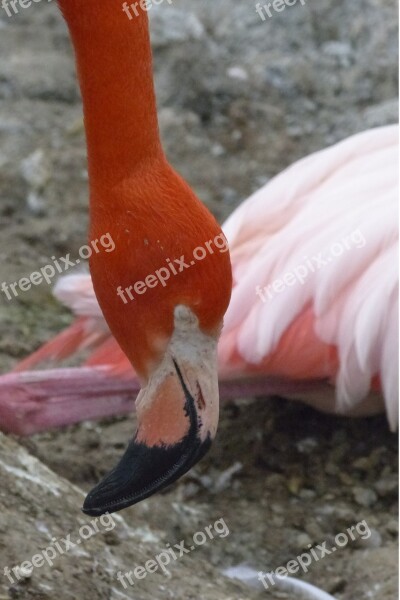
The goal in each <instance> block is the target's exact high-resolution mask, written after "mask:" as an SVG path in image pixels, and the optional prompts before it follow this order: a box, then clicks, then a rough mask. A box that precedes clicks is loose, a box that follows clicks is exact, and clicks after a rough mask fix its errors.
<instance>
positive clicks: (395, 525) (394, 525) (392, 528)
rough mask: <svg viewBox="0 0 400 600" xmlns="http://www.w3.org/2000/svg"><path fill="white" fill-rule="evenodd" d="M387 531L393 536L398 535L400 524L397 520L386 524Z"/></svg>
mask: <svg viewBox="0 0 400 600" xmlns="http://www.w3.org/2000/svg"><path fill="white" fill-rule="evenodd" d="M386 531H388V532H389V533H392V534H393V535H398V533H399V522H398V521H397V520H396V519H391V520H390V521H389V522H388V523H387V524H386Z"/></svg>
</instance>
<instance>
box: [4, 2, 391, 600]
mask: <svg viewBox="0 0 400 600" xmlns="http://www.w3.org/2000/svg"><path fill="white" fill-rule="evenodd" d="M396 27H397V21H396V16H395V3H394V1H392V0H352V2H351V3H350V2H346V1H340V0H337V1H336V2H333V1H328V0H318V2H317V1H316V0H308V2H307V3H305V5H304V6H301V4H300V3H298V5H296V6H294V7H293V8H286V9H285V11H284V12H282V13H279V14H274V15H273V17H272V18H270V19H267V20H266V21H265V22H263V21H262V20H261V19H260V18H259V17H258V16H257V14H256V13H255V10H254V3H253V2H250V1H249V0H243V1H241V2H240V3H239V2H237V1H236V0H218V2H213V1H212V0H196V1H195V2H194V1H193V2H191V3H187V2H186V3H184V2H180V1H178V0H175V1H174V4H173V6H169V5H168V4H166V3H165V4H164V5H162V6H160V7H159V9H157V11H156V12H154V14H153V19H152V35H153V46H154V53H155V71H156V85H157V94H158V102H159V114H160V124H161V130H162V135H163V140H164V143H165V146H166V149H167V153H168V156H169V158H170V160H171V162H172V163H173V164H174V166H176V167H177V168H178V170H179V171H180V172H181V173H182V174H183V175H184V176H185V177H186V179H187V180H188V181H189V182H190V183H191V185H193V187H194V188H195V189H196V191H197V193H198V194H199V195H200V197H201V198H202V199H203V200H204V201H205V202H206V203H207V204H208V206H209V207H210V208H211V210H213V212H214V213H215V214H216V216H217V217H218V218H219V219H220V220H223V219H224V218H225V217H226V216H227V215H228V214H229V213H230V212H231V211H232V209H233V208H234V207H235V206H236V205H237V204H239V203H240V202H241V201H242V200H243V199H244V198H245V197H246V196H247V195H249V194H250V193H251V192H252V191H253V190H255V189H257V188H258V187H260V186H261V185H262V184H263V183H264V182H266V181H267V180H268V179H269V178H270V177H271V176H273V175H274V174H275V173H277V172H279V171H280V170H282V169H283V168H284V167H286V166H287V165H288V164H290V163H291V162H293V161H294V160H296V159H297V158H299V157H301V156H303V155H305V154H307V153H310V152H312V151H315V150H318V149H320V148H323V147H324V146H327V145H329V144H331V143H333V142H335V141H337V140H339V139H342V138H344V137H346V136H348V135H350V134H353V133H356V132H358V131H362V130H363V129H366V128H368V127H372V126H378V125H384V124H388V123H392V122H394V121H395V120H396V111H397V100H396V93H397V87H396V60H397V46H396V36H395V34H396ZM0 199H1V203H0V215H1V222H0V227H1V245H0V259H1V277H0V279H1V281H6V282H13V281H16V280H17V279H19V278H20V277H22V276H24V275H26V274H29V273H30V272H31V271H33V270H37V269H38V267H41V266H43V265H45V264H47V263H48V262H49V258H50V257H51V256H53V255H55V256H57V257H59V256H63V255H65V254H66V253H67V252H71V253H72V256H73V254H74V252H75V253H76V252H77V249H78V248H79V247H80V246H81V245H82V244H84V243H85V241H86V228H87V172H86V164H85V147H84V137H83V130H82V118H81V104H80V99H79V92H78V90H77V86H76V80H75V73H74V65H73V61H72V54H71V49H70V45H69V41H68V36H67V33H66V29H65V26H64V24H63V22H62V20H61V18H60V16H59V14H58V11H57V7H56V4H55V2H53V3H51V4H48V3H47V2H44V1H43V2H42V3H37V4H35V5H33V6H32V7H30V8H29V9H28V8H27V9H24V10H22V9H21V10H20V14H19V15H16V16H13V17H12V18H8V17H7V15H5V13H4V11H2V9H0ZM69 322H70V315H69V314H68V313H67V312H66V311H65V310H63V309H62V308H61V307H60V306H58V305H57V304H56V303H55V301H54V300H53V299H52V297H51V290H50V287H48V286H46V285H44V286H38V287H35V288H34V289H33V290H31V291H29V292H25V293H23V292H20V294H19V296H18V297H17V298H15V299H13V301H11V302H8V301H7V300H6V298H5V297H4V295H3V294H0V328H1V337H0V367H1V369H2V371H6V370H7V369H8V368H10V367H11V366H12V365H13V364H14V363H15V362H16V361H17V360H18V359H20V358H22V357H23V356H25V355H26V354H27V353H28V352H30V351H32V350H33V349H35V348H36V347H38V345H40V343H42V342H43V341H45V340H47V339H48V338H49V337H50V336H51V335H52V334H54V333H55V332H57V331H59V330H60V329H62V327H63V326H65V325H66V324H67V323H69ZM133 429H134V422H133V419H132V418H126V419H116V420H110V421H107V422H103V423H97V424H90V423H85V424H82V425H80V426H76V427H71V428H68V429H67V430H64V431H58V432H50V433H46V434H42V435H38V436H35V437H33V438H31V439H29V440H16V441H17V442H21V443H22V445H23V446H24V447H25V449H26V450H28V452H29V453H30V454H31V455H33V456H36V457H38V458H39V459H40V461H42V462H43V463H44V465H47V467H49V468H50V469H51V470H52V471H54V474H52V473H51V472H50V471H48V470H46V467H45V466H43V465H41V464H40V463H39V462H35V461H34V460H33V459H32V458H31V457H30V454H28V453H26V452H25V450H23V449H21V448H20V447H18V446H17V445H16V444H15V443H14V442H13V441H12V440H10V439H8V440H7V439H6V438H0V481H1V484H2V485H1V487H0V508H1V512H0V534H1V537H0V600H3V599H5V598H7V599H8V598H23V599H29V600H31V599H42V598H43V599H48V598H52V599H53V598H54V597H55V596H56V595H57V597H58V598H59V599H60V600H64V599H67V598H70V597H79V598H81V597H87V598H90V599H92V598H93V600H96V599H97V598H99V599H103V598H104V599H106V598H112V599H114V598H115V599H118V598H132V599H135V600H142V599H143V600H147V598H179V599H180V598H182V599H189V598H200V597H201V598H209V599H210V600H213V599H214V598H215V599H218V600H222V599H225V600H228V598H235V599H239V598H253V597H254V598H256V597H257V598H258V597H259V598H261V597H271V598H285V597H286V598H289V597H290V598H291V596H290V595H289V596H288V595H286V596H285V595H284V594H283V593H282V592H279V593H278V592H277V591H276V590H275V589H270V590H269V591H268V592H267V591H260V592H256V591H252V590H246V589H244V588H243V587H242V586H241V585H240V584H236V583H231V582H229V580H227V579H226V578H225V577H223V576H222V575H221V571H222V569H224V568H228V567H231V566H233V565H237V564H246V565H248V566H251V567H253V568H255V569H256V570H263V571H270V570H273V569H276V568H277V567H279V566H282V565H286V564H287V563H288V561H290V560H291V559H293V558H296V556H298V555H300V554H301V553H303V552H305V551H308V550H309V549H310V544H311V545H313V546H314V545H316V544H321V543H323V542H324V541H327V544H328V547H329V548H331V547H332V546H334V545H335V539H334V538H335V536H336V535H337V534H338V533H343V532H346V530H347V529H348V528H349V527H351V526H354V525H355V524H357V523H360V522H363V521H365V522H366V524H367V527H368V531H369V532H370V535H368V536H366V535H364V536H363V537H364V538H365V539H362V536H361V535H358V534H357V535H356V536H355V537H356V539H355V540H354V541H353V542H351V543H349V544H348V545H346V546H344V547H342V548H338V549H337V551H336V552H335V554H333V553H331V554H330V555H327V556H325V557H324V559H323V560H322V559H321V560H319V561H315V562H313V563H312V565H311V566H310V567H309V570H308V573H304V574H302V575H301V576H302V577H304V579H306V580H308V581H310V582H313V583H314V584H316V585H319V586H321V587H323V588H324V589H325V590H326V591H328V592H330V593H331V594H334V595H335V597H337V598H338V599H339V600H367V599H368V600H370V599H376V600H378V599H379V600H393V599H394V598H395V597H397V576H396V563H397V560H396V554H397V532H398V528H397V440H396V436H395V435H393V434H390V433H389V432H388V428H387V425H386V422H385V419H384V418H383V417H376V418H370V419H361V420H357V421H352V420H347V419H340V418H333V417H327V416H324V415H321V414H318V413H316V412H314V411H312V410H311V409H309V408H306V407H303V406H301V405H297V404H294V403H292V402H288V401H286V400H282V399H265V398H263V399H257V400H254V399H253V400H251V399H248V400H247V401H246V400H244V399H240V400H238V401H237V402H236V403H235V404H233V405H230V406H226V407H225V408H224V409H223V411H222V418H221V426H220V430H219V436H218V439H217V442H216V443H215V446H214V448H213V450H212V452H211V453H210V454H209V456H207V457H206V459H205V460H203V461H202V462H201V464H200V465H198V466H197V467H196V468H195V469H194V470H193V471H192V472H191V473H190V474H188V475H187V476H186V477H185V478H183V479H182V480H181V481H180V482H179V483H178V484H177V485H175V486H173V488H171V489H170V490H168V492H167V493H165V494H162V495H158V496H157V497H155V498H152V499H150V500H148V501H146V502H143V503H141V504H140V505H138V506H137V507H133V508H131V509H129V510H127V511H124V513H123V520H119V521H118V522H116V525H115V528H114V529H113V530H112V531H109V532H104V531H103V530H102V531H101V532H99V534H98V535H96V536H94V537H93V538H92V539H91V540H88V541H85V542H84V544H82V546H81V547H80V548H79V549H77V548H75V549H74V551H72V550H71V552H69V553H67V554H65V555H62V556H58V557H57V559H56V561H55V564H54V566H53V567H52V568H50V567H49V566H48V565H47V566H44V567H42V568H35V569H34V571H33V572H32V573H31V574H30V576H28V577H25V576H24V577H22V576H21V578H20V580H19V581H18V580H17V578H15V582H14V583H13V584H11V582H10V580H9V579H8V578H7V577H6V576H5V575H4V574H3V569H4V567H5V566H9V567H12V566H14V565H17V564H20V563H22V562H23V561H24V560H29V559H30V558H31V557H32V555H34V554H35V553H37V552H39V551H40V550H41V549H43V548H45V547H46V546H47V545H48V544H49V543H50V541H51V538H52V536H54V537H56V538H57V539H58V540H59V539H61V538H63V537H65V536H66V535H67V534H69V533H71V532H74V535H75V537H76V531H77V530H78V529H79V527H80V525H81V524H83V523H88V522H89V520H88V519H86V518H85V517H83V516H82V514H81V513H80V510H79V509H80V505H81V502H82V494H81V493H80V492H79V490H77V489H76V488H74V487H73V485H71V484H74V485H75V486H78V487H79V488H82V489H83V490H87V489H89V488H90V487H91V486H92V485H93V484H94V483H95V482H96V481H97V480H98V478H99V477H100V476H101V475H102V474H104V473H105V472H106V470H107V469H109V468H110V467H111V466H112V465H113V464H114V463H115V461H116V459H117V457H118V455H119V454H120V453H121V452H122V449H123V447H124V443H125V441H126V440H127V439H128V438H129V436H130V435H131V433H132V431H133ZM221 518H223V519H224V522H225V523H226V525H227V526H228V528H229V532H230V533H229V535H227V536H226V537H218V536H216V537H215V539H214V540H210V541H208V542H207V543H205V544H204V545H202V546H199V547H196V549H195V551H193V553H190V554H191V555H185V556H184V557H183V558H181V559H180V560H177V561H176V562H174V564H173V568H171V574H170V575H169V576H166V575H164V574H162V573H154V574H151V575H150V574H149V575H147V577H146V578H145V579H142V580H140V581H139V580H138V581H137V582H136V584H135V587H134V588H129V589H124V587H123V586H122V585H121V583H120V582H118V581H117V580H116V573H117V572H118V571H119V570H121V571H123V572H125V571H127V570H130V569H132V568H133V567H134V566H135V565H141V564H144V562H145V561H146V560H150V559H151V558H152V557H154V556H155V555H156V554H157V553H159V552H161V551H162V550H163V549H165V545H166V544H167V543H169V544H171V545H172V546H173V544H175V543H179V542H180V540H182V539H186V540H188V544H190V540H191V539H192V538H193V535H194V533H196V532H199V531H204V530H205V527H206V526H208V525H210V524H213V523H215V522H216V521H217V520H219V519H221ZM72 539H74V537H73V538H72ZM78 550H79V551H78Z"/></svg>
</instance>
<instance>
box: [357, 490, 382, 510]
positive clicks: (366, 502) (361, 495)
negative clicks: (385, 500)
mask: <svg viewBox="0 0 400 600" xmlns="http://www.w3.org/2000/svg"><path fill="white" fill-rule="evenodd" d="M353 496H354V500H355V501H356V502H357V504H359V505H360V506H365V507H368V506H372V505H373V504H375V502H376V501H377V499H378V496H377V495H376V493H375V492H374V490H371V489H369V488H354V490H353Z"/></svg>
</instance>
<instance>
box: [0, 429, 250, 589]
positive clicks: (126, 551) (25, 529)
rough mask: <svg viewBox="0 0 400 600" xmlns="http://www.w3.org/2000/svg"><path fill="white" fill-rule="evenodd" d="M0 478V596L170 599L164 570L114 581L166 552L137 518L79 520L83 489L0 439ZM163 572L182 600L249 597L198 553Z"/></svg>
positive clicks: (158, 539)
mask: <svg viewBox="0 0 400 600" xmlns="http://www.w3.org/2000/svg"><path fill="white" fill-rule="evenodd" d="M0 481H1V483H2V485H1V489H0V531H2V530H6V531H7V545H6V546H4V545H3V544H2V543H1V542H0V545H1V567H2V572H1V575H0V597H3V596H4V593H6V594H7V593H9V594H10V595H11V596H12V597H21V598H22V597H24V598H28V597H29V598H36V597H37V598H41V599H42V600H47V599H48V600H50V599H53V598H54V597H57V598H58V600H69V599H70V598H71V597H75V598H84V597H86V598H93V599H94V598H96V599H97V598H99V599H100V598H111V597H115V598H116V599H117V598H118V599H119V600H120V599H121V598H124V599H125V600H131V599H132V600H133V598H134V599H135V600H152V599H153V598H154V597H155V596H156V597H157V598H158V599H160V600H161V599H169V598H170V597H171V595H170V591H171V588H170V583H169V581H170V580H169V579H168V578H167V576H166V575H167V573H163V572H162V571H161V569H158V571H157V572H152V573H151V574H150V572H147V571H145V570H144V571H145V572H146V575H145V576H144V578H142V579H140V580H139V579H134V587H132V586H131V585H130V584H129V581H128V580H127V579H126V577H121V575H120V579H118V577H117V576H118V573H120V574H121V573H122V575H123V574H125V573H127V572H129V571H131V570H132V569H133V568H134V567H135V566H137V565H138V566H142V565H145V564H146V562H147V561H149V560H154V558H155V557H156V556H157V554H159V553H160V552H162V551H163V550H165V543H164V542H163V541H162V540H161V539H160V536H159V535H157V532H155V531H151V529H150V528H149V527H148V526H147V525H146V526H145V525H144V524H143V522H142V520H141V519H139V518H136V519H135V518H133V519H132V518H131V522H130V523H129V524H128V522H127V521H125V519H124V518H122V517H121V516H120V515H118V514H114V515H103V517H101V518H96V519H90V518H89V517H85V516H83V515H82V513H81V506H82V501H83V498H84V493H83V491H82V490H80V489H79V488H77V487H76V486H74V485H72V484H71V483H69V482H68V481H67V480H65V479H62V478H61V477H59V476H58V475H56V474H55V473H54V472H53V471H51V470H50V469H49V468H47V467H46V466H45V465H44V464H43V463H41V462H40V461H39V460H37V459H36V458H34V457H32V456H31V455H30V454H29V453H28V452H27V451H26V450H25V449H23V448H22V447H20V446H18V444H17V443H16V442H14V441H13V440H11V439H10V438H7V437H6V436H4V435H2V434H0ZM16 499H18V501H16ZM133 514H134V513H131V517H132V516H133ZM96 529H97V531H96ZM68 536H69V537H68ZM67 539H69V540H70V541H71V544H70V545H69V546H68V545H67V544H66V542H65V540H67ZM171 542H173V540H171ZM66 567H67V568H66ZM3 570H4V571H3ZM168 572H169V573H170V575H169V578H172V577H173V579H174V582H175V583H174V598H177V599H179V600H186V599H187V598H193V597H197V598H200V597H202V596H203V593H204V594H206V597H207V599H210V600H221V598H222V597H224V598H228V597H232V598H237V597H243V598H244V597H246V598H252V597H253V596H252V594H251V593H250V594H249V592H248V591H247V590H246V591H245V593H244V590H245V588H244V587H243V586H242V584H240V583H236V582H231V581H229V580H228V579H226V578H224V577H222V576H221V575H220V573H219V571H218V570H216V569H214V567H212V566H211V565H209V564H207V563H206V562H205V561H204V560H201V559H199V557H198V556H197V557H196V556H193V558H192V557H191V556H190V555H186V556H185V559H184V560H183V559H182V560H179V559H177V560H175V561H171V563H170V564H169V565H168ZM3 573H4V574H3ZM60 573H62V578H61V581H60V579H59V574H60ZM88 574H91V576H90V577H89V576H88ZM205 580H206V581H207V583H206V584H205ZM125 586H126V587H125ZM155 590H157V592H156V594H155ZM22 594H23V595H22ZM27 594H29V595H27ZM11 596H10V597H11ZM7 597H8V596H7Z"/></svg>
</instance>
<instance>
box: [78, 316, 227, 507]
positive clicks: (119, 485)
mask: <svg viewBox="0 0 400 600" xmlns="http://www.w3.org/2000/svg"><path fill="white" fill-rule="evenodd" d="M174 316H175V319H174V321H175V328H174V333H173V335H172V337H171V340H170V342H169V344H168V347H167V350H166V351H165V353H164V356H163V359H162V361H161V363H160V364H159V365H158V367H157V368H156V369H154V370H153V373H152V376H151V378H150V379H149V381H148V383H147V385H145V386H144V387H142V390H141V392H140V393H139V396H138V398H137V400H136V407H137V415H138V423H139V425H138V429H137V432H136V435H135V437H134V439H133V440H132V441H131V442H130V443H129V445H128V447H127V449H126V451H125V454H124V455H123V456H122V458H121V460H120V462H119V463H118V465H117V466H116V467H115V468H114V469H113V470H112V471H111V472H110V473H109V474H108V475H107V476H106V477H105V478H104V479H103V480H102V481H101V482H100V483H99V484H98V485H97V486H96V487H95V488H94V489H93V490H92V491H91V492H90V493H89V494H88V496H87V498H86V500H85V503H84V507H83V510H84V512H85V513H86V514H89V515H100V514H103V513H104V512H114V511H118V510H121V509H123V508H126V507H127V506H130V505H132V504H135V503H137V502H139V501H141V500H143V499H145V498H147V497H149V496H151V495H152V494H154V493H155V492H157V491H159V490H161V489H163V488H165V487H166V486H167V485H169V484H171V483H173V482H174V481H176V480H177V479H178V478H179V477H180V476H181V475H183V474H184V473H186V472H187V471H188V470H189V469H190V468H191V467H192V466H193V465H195V464H196V463H197V462H198V461H199V460H200V459H201V458H202V457H203V456H204V454H205V453H206V452H207V451H208V449H209V448H210V446H211V443H212V440H213V439H214V437H215V434H216V431H217V426H218V415H219V394H218V375H217V367H216V365H217V356H216V354H217V339H218V335H206V334H204V333H202V332H201V330H200V328H199V324H198V319H197V317H196V316H195V315H194V314H193V312H192V311H191V310H190V309H189V308H187V307H186V306H178V307H177V308H176V309H175V315H174ZM188 339H190V340H191V341H190V343H188Z"/></svg>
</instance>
